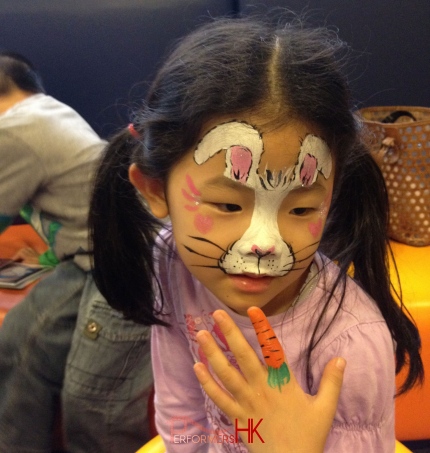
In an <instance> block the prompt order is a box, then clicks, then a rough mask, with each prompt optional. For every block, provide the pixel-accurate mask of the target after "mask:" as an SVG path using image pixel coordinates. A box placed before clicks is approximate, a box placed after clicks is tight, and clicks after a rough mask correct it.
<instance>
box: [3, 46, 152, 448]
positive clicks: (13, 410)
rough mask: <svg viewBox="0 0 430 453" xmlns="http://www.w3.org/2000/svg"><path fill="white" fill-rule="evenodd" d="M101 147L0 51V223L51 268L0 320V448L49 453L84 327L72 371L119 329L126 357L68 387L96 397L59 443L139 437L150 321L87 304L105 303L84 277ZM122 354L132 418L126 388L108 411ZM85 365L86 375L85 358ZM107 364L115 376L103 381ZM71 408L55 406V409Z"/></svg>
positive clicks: (113, 442)
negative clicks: (21, 234) (36, 245)
mask: <svg viewBox="0 0 430 453" xmlns="http://www.w3.org/2000/svg"><path fill="white" fill-rule="evenodd" d="M105 145H106V142H105V141H104V140H102V139H101V138H100V137H99V136H98V135H97V134H96V133H95V131H94V130H93V129H92V128H91V127H90V125H89V124H88V123H87V122H86V121H85V120H84V119H83V118H82V117H81V116H80V115H79V114H78V113H77V112H76V111H74V110H73V109H72V108H71V107H69V106H67V105H65V104H63V103H62V102H59V101H58V100H56V99H54V98H53V97H51V96H49V95H47V94H45V92H44V88H43V85H42V81H41V77H40V75H39V74H38V72H37V71H36V69H35V68H34V66H33V64H32V63H31V62H30V61H29V60H28V59H27V58H25V57H24V56H22V55H19V54H16V53H13V52H1V53H0V162H1V165H0V232H1V231H4V230H5V229H6V228H7V227H8V226H9V225H11V223H12V222H13V220H14V218H15V217H16V216H18V215H19V214H20V215H21V216H22V217H23V218H24V219H25V220H26V221H27V222H28V223H29V224H31V225H32V226H33V227H34V229H35V230H36V231H37V232H38V233H39V235H40V236H41V237H42V238H43V239H44V241H45V242H46V243H47V245H48V250H47V251H46V252H44V253H42V254H38V253H37V251H35V250H31V249H24V250H20V251H19V252H18V253H17V255H16V256H15V259H16V260H20V261H24V262H28V263H40V264H43V265H48V266H52V267H53V268H54V270H53V272H52V273H51V274H50V275H49V276H47V277H46V278H44V279H42V280H41V281H40V282H39V283H38V284H37V285H36V286H35V287H34V288H33V289H32V291H31V292H30V293H29V295H28V296H27V297H26V298H25V299H24V300H23V301H22V302H21V303H20V304H19V305H17V306H16V307H15V308H13V309H12V310H11V311H10V312H9V313H8V314H7V316H6V318H5V320H4V322H3V325H2V327H1V328H0V451H1V452H14V453H20V452H23V453H25V452H29V451H31V452H34V453H50V452H51V450H52V446H51V442H52V430H53V426H54V423H55V417H56V416H58V415H59V411H58V408H57V407H58V400H59V395H60V392H61V388H62V382H63V375H64V368H65V362H66V358H67V355H68V352H69V349H70V343H71V338H72V335H73V332H74V331H75V328H76V329H80V330H81V331H82V332H86V333H87V335H86V336H85V340H86V342H87V346H86V348H85V351H86V353H85V354H81V355H80V356H79V357H74V358H73V360H72V361H71V366H72V367H73V370H74V373H75V374H76V375H79V373H80V369H81V366H82V363H84V362H85V363H86V364H96V363H97V369H98V370H100V369H101V368H102V363H101V362H102V361H103V360H104V356H103V354H100V353H99V349H100V348H101V347H102V346H101V345H104V347H106V348H109V342H110V341H111V338H112V337H111V336H112V335H115V334H116V329H118V330H120V331H121V330H122V331H123V332H128V336H127V338H123V346H124V348H123V349H122V350H121V351H122V352H123V355H121V356H119V355H118V354H117V355H115V356H111V358H112V357H113V358H112V362H110V363H109V365H110V367H111V368H110V369H109V370H106V373H105V380H104V381H101V380H99V379H97V378H93V380H92V383H91V384H90V385H88V386H86V387H85V388H84V389H82V388H75V389H71V398H72V397H75V398H77V399H79V398H80V397H81V396H82V395H83V392H88V393H89V394H90V395H89V398H91V399H92V401H93V403H94V404H91V405H88V406H86V407H79V409H78V410H79V413H78V417H79V418H80V419H81V421H82V422H83V425H82V426H83V429H82V430H81V432H80V433H79V435H78V436H76V438H75V439H73V442H72V443H71V445H70V446H69V445H67V439H66V448H67V449H68V451H70V452H75V451H82V452H86V453H88V452H90V451H95V452H97V453H102V452H113V451H115V452H118V451H121V452H130V453H132V452H134V451H135V450H136V449H137V448H138V447H139V446H140V445H141V444H142V443H144V442H145V441H146V440H147V439H148V436H149V434H148V428H147V426H146V404H147V398H148V394H149V392H150V389H151V385H152V375H151V372H150V359H149V342H148V341H146V340H147V337H148V333H149V330H148V328H147V327H145V326H141V325H135V324H134V323H132V322H130V321H126V320H125V319H124V318H123V317H122V316H121V315H119V313H118V316H116V321H117V323H116V325H115V326H114V327H115V331H110V330H109V328H108V327H107V326H104V325H103V323H104V320H103V319H102V317H101V315H98V314H95V313H93V312H92V307H94V306H97V307H102V308H103V307H105V308H106V309H107V310H110V308H109V307H108V306H107V304H106V301H105V300H104V299H103V297H101V295H100V293H99V292H98V291H97V289H96V287H95V285H94V282H93V279H92V274H91V271H90V258H89V254H88V251H89V241H88V222H87V220H88V210H89V194H90V192H91V187H92V180H93V173H94V169H95V167H96V165H97V163H98V162H99V159H100V156H101V152H102V150H103V149H104V147H105ZM82 301H85V303H86V305H85V307H86V308H87V311H85V312H84V311H82V314H81V317H80V318H79V322H78V324H76V323H77V313H78V309H79V306H80V303H81V302H82ZM95 326H97V327H95ZM101 329H102V330H101ZM127 329H128V330H127ZM100 330H101V332H100ZM132 330H133V331H132ZM135 336H138V338H139V340H140V342H139V345H138V346H136V341H135V339H134V337H135ZM83 341H84V340H83ZM131 354H134V355H135V356H136V357H138V358H139V360H140V363H141V364H142V367H143V369H144V370H143V374H144V377H143V379H142V378H140V379H141V381H140V384H139V385H137V386H135V387H134V388H135V392H137V393H138V396H139V398H138V399H137V402H136V404H137V405H138V408H139V411H137V415H136V417H135V419H132V418H131V417H130V416H128V415H127V416H124V414H123V413H122V412H121V411H122V410H123V408H122V407H118V405H120V406H121V404H123V405H125V403H123V400H124V397H123V396H120V397H119V398H118V400H119V402H118V404H117V405H116V406H115V410H114V409H112V408H111V405H109V402H110V401H111V400H112V399H113V396H112V395H113V394H116V393H117V392H118V391H120V390H121V388H123V387H126V390H127V391H128V394H127V398H126V399H127V404H128V405H130V401H129V398H130V395H131V393H130V392H131V391H130V381H131V376H132V375H131V373H130V371H127V369H126V366H125V365H126V364H127V363H128V361H129V355H131ZM85 370H86V377H87V378H89V377H90V374H89V372H91V366H86V367H85ZM145 370H146V372H145ZM139 371H142V370H139V369H136V370H133V372H136V373H137V372H139ZM109 373H114V374H115V377H118V376H120V377H121V378H123V381H121V380H114V379H109ZM121 373H122V374H121ZM145 373H146V374H145ZM140 375H142V373H140ZM124 380H126V381H127V382H126V383H125V384H124V385H122V387H121V384H122V383H123V382H124ZM118 388H119V390H118ZM68 407H69V408H70V407H71V405H69V406H68ZM70 410H71V409H70ZM68 415H69V414H67V413H64V414H63V418H64V419H67V417H68Z"/></svg>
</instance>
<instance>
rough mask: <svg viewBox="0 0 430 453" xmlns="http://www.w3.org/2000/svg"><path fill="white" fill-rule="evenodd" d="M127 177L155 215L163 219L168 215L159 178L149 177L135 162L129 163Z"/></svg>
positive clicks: (161, 182)
mask: <svg viewBox="0 0 430 453" xmlns="http://www.w3.org/2000/svg"><path fill="white" fill-rule="evenodd" d="M128 177H129V179H130V182H131V183H132V184H133V186H134V187H135V188H136V189H137V190H138V191H139V193H140V194H141V195H142V197H143V198H145V200H146V202H147V203H148V206H149V208H150V209H151V212H152V214H154V216H155V217H157V218H158V219H163V218H164V217H167V216H168V215H169V208H168V206H167V201H166V196H165V193H164V183H163V181H161V179H155V178H149V177H148V176H146V175H144V174H143V173H142V172H141V171H140V170H139V168H138V167H137V165H136V164H131V165H130V168H129V169H128Z"/></svg>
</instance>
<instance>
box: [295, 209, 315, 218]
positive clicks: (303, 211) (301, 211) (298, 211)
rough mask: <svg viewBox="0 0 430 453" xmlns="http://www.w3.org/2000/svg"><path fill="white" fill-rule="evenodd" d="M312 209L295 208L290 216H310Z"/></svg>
mask: <svg viewBox="0 0 430 453" xmlns="http://www.w3.org/2000/svg"><path fill="white" fill-rule="evenodd" d="M311 210H312V208H294V209H292V210H291V211H290V214H293V215H297V216H303V215H305V214H309V212H311Z"/></svg>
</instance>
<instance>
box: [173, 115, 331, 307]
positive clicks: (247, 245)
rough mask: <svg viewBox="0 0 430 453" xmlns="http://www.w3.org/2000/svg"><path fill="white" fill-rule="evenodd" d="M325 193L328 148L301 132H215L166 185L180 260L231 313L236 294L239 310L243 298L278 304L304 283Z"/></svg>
mask: <svg viewBox="0 0 430 453" xmlns="http://www.w3.org/2000/svg"><path fill="white" fill-rule="evenodd" d="M173 181H174V182H173ZM178 187H181V191H182V194H181V196H180V197H178V196H177V195H175V194H174V193H173V192H175V193H176V194H177V188H178ZM170 188H171V189H172V191H170ZM174 188H176V190H175V191H174V190H173V189H174ZM332 188H333V171H332V159H331V154H330V150H329V148H328V146H327V144H326V143H325V141H324V140H322V139H321V138H320V137H318V136H317V134H316V133H315V132H314V131H312V130H311V129H310V128H309V127H307V126H306V125H305V124H302V123H293V124H290V125H287V126H283V127H282V128H279V129H276V130H274V131H269V132H267V133H264V134H261V133H260V131H259V130H258V129H257V128H256V127H254V126H252V125H251V124H249V123H247V122H243V121H230V122H226V123H223V124H219V125H217V126H215V127H214V128H212V129H211V130H209V131H208V132H207V133H206V134H204V136H203V137H202V139H201V141H200V142H199V144H198V146H197V147H196V149H195V150H193V151H192V152H191V153H189V154H188V155H187V156H186V157H185V158H184V159H183V160H182V161H181V162H180V163H179V164H178V165H177V166H176V167H175V168H174V170H173V171H172V174H171V177H170V178H169V184H168V200H169V211H170V217H171V220H172V224H173V231H174V235H175V239H176V242H177V244H178V250H179V254H180V255H181V258H182V260H183V261H184V263H185V265H186V266H187V267H188V269H189V270H190V271H191V272H192V273H193V274H194V275H195V276H196V277H197V278H198V279H199V280H200V281H202V283H203V284H205V285H206V286H207V287H209V289H211V290H212V291H213V292H214V293H215V294H216V295H217V296H218V297H219V298H220V299H221V300H223V301H224V302H225V303H226V304H227V305H229V306H231V304H232V302H231V301H232V300H233V299H235V298H236V295H237V296H238V297H241V302H240V303H241V304H243V307H244V310H246V308H247V307H248V306H250V305H249V303H248V302H247V300H249V301H250V302H251V301H252V304H254V305H258V306H260V307H261V306H264V305H265V304H267V303H271V302H272V301H273V300H274V299H277V298H281V299H282V295H283V296H286V295H287V294H285V292H287V293H288V292H291V293H293V292H294V291H295V290H296V289H295V286H297V285H300V281H301V280H302V279H303V278H304V277H305V276H306V275H305V274H304V273H305V271H306V270H307V269H308V267H309V264H310V263H311V262H312V259H313V256H314V254H315V251H316V249H317V247H318V244H319V240H320V238H321V235H322V231H323V227H324V224H325V220H326V216H327V213H328V209H329V206H330V201H331V193H332ZM178 198H179V200H178ZM176 201H178V203H176ZM219 271H222V272H219ZM299 288H300V286H299ZM245 296H246V297H245ZM244 297H245V299H246V300H245V299H244ZM255 302H257V303H255ZM231 308H233V309H235V310H237V311H239V312H240V311H241V310H239V309H238V308H237V307H236V303H233V306H231Z"/></svg>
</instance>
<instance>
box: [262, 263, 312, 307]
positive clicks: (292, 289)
mask: <svg viewBox="0 0 430 453" xmlns="http://www.w3.org/2000/svg"><path fill="white" fill-rule="evenodd" d="M317 273H318V267H317V265H316V264H315V263H314V262H312V263H311V264H310V266H309V269H308V270H307V272H304V273H303V275H302V276H301V278H299V279H298V280H297V281H296V282H294V283H293V284H292V285H290V286H289V287H288V289H287V290H286V291H283V292H282V293H281V294H278V295H277V296H276V297H275V298H273V299H272V300H271V301H270V302H269V303H268V304H267V305H265V306H264V307H263V308H262V309H263V311H264V314H265V315H266V316H273V315H277V314H279V313H283V312H286V311H288V310H289V309H290V308H292V307H295V306H296V305H298V304H299V303H300V302H301V301H302V300H304V299H306V298H307V297H308V296H309V294H310V293H311V292H312V291H313V289H314V288H315V284H316V282H317V281H318V279H317Z"/></svg>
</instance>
